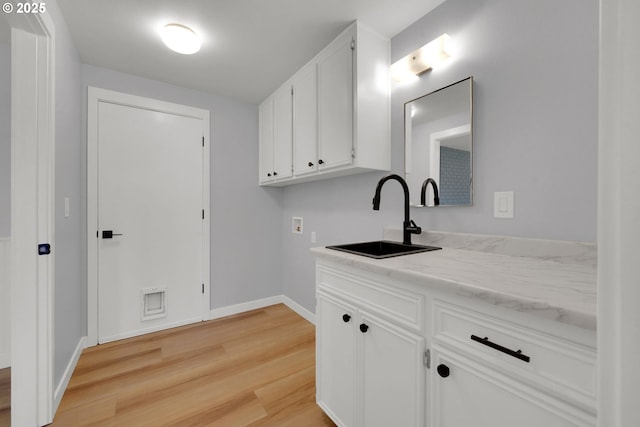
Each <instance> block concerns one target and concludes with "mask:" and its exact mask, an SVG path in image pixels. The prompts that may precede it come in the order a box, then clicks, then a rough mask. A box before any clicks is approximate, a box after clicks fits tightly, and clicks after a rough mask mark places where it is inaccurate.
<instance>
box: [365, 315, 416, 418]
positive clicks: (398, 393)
mask: <svg viewBox="0 0 640 427" xmlns="http://www.w3.org/2000/svg"><path fill="white" fill-rule="evenodd" d="M359 322H360V323H359V325H358V328H359V329H360V328H362V327H363V326H362V325H365V326H366V332H364V333H362V329H360V332H361V334H362V336H361V337H360V341H361V343H362V345H361V348H362V355H361V356H360V357H358V358H357V359H356V360H357V363H359V364H361V365H362V366H361V369H360V372H361V375H362V378H361V379H360V380H359V381H358V386H359V387H357V388H356V390H358V392H359V393H358V394H361V396H362V403H361V405H362V406H361V407H362V411H361V417H360V420H361V422H360V423H359V425H362V426H367V427H368V426H371V427H375V426H380V427H388V426H422V425H424V409H423V405H424V398H425V395H424V384H425V369H426V368H425V366H424V364H423V354H424V351H425V344H424V343H425V339H424V338H423V337H421V336H420V335H418V334H415V333H412V332H409V331H406V330H403V329H401V328H398V327H396V326H395V325H393V324H391V323H390V322H387V321H385V320H383V319H381V318H379V317H376V316H375V315H373V314H368V313H362V314H361V315H360V319H359Z"/></svg>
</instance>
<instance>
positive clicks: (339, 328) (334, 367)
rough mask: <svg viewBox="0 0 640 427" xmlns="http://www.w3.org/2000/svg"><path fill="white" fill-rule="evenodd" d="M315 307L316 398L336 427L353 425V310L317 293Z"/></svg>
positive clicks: (354, 354) (354, 400) (354, 319)
mask: <svg viewBox="0 0 640 427" xmlns="http://www.w3.org/2000/svg"><path fill="white" fill-rule="evenodd" d="M317 302H318V304H317V309H316V359H317V360H316V367H317V368H316V387H317V396H316V401H317V402H318V405H320V407H321V408H322V409H323V410H324V411H325V413H326V414H327V415H329V417H331V419H332V420H333V421H334V422H335V423H336V424H338V425H339V426H346V427H351V426H355V422H356V421H355V414H356V399H355V396H356V394H355V384H356V382H355V375H356V363H355V357H356V349H355V345H356V335H355V330H356V329H355V323H356V312H355V310H354V309H352V308H351V307H349V306H348V305H347V304H344V303H342V302H339V301H337V300H335V299H333V298H331V297H328V296H323V295H318V298H317Z"/></svg>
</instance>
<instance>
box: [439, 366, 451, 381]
mask: <svg viewBox="0 0 640 427" xmlns="http://www.w3.org/2000/svg"><path fill="white" fill-rule="evenodd" d="M436 370H437V371H438V375H440V376H441V377H442V378H447V377H448V376H449V374H450V373H451V372H450V371H449V367H448V366H447V365H444V364H440V365H438V367H437V368H436Z"/></svg>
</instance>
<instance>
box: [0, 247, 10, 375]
mask: <svg viewBox="0 0 640 427" xmlns="http://www.w3.org/2000/svg"><path fill="white" fill-rule="evenodd" d="M10 250H11V239H10V238H8V237H0V369H3V368H8V367H9V366H11V316H10V313H11V304H9V297H10V295H11V287H10V283H9V280H10V278H11V274H10V268H11V253H10Z"/></svg>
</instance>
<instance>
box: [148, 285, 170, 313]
mask: <svg viewBox="0 0 640 427" xmlns="http://www.w3.org/2000/svg"><path fill="white" fill-rule="evenodd" d="M166 316H167V290H166V289H165V288H147V289H143V290H142V320H153V319H159V318H161V317H166Z"/></svg>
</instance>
